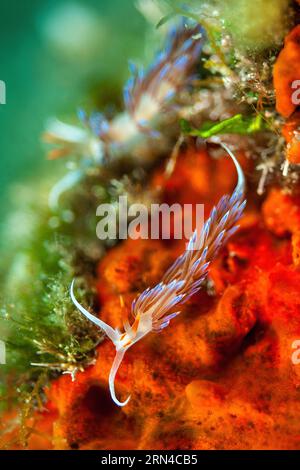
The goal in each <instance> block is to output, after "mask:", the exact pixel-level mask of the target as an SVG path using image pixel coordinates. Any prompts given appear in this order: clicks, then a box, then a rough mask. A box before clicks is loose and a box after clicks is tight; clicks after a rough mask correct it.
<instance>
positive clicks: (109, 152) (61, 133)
mask: <svg viewBox="0 0 300 470" xmlns="http://www.w3.org/2000/svg"><path fill="white" fill-rule="evenodd" d="M203 42H204V31H203V29H202V27H201V26H200V25H196V26H192V27H191V26H189V25H188V24H185V23H184V22H181V23H180V24H179V25H178V26H177V27H174V28H172V30H171V31H170V33H169V35H168V37H167V40H166V44H165V47H164V48H163V49H162V50H161V51H160V52H159V53H158V54H157V56H156V58H155V60H154V62H153V64H152V65H151V66H150V67H149V68H148V69H147V70H143V69H142V68H141V69H138V68H137V67H136V66H135V65H134V64H132V63H130V64H129V68H130V71H131V77H130V78H129V80H128V81H127V83H126V84H125V86H124V93H123V94H124V107H125V110H124V111H123V112H121V113H120V114H118V115H116V116H115V117H114V118H112V119H111V120H108V119H107V118H106V117H105V115H104V114H103V113H98V112H95V113H92V114H91V116H90V117H88V116H87V114H86V113H85V112H84V111H80V112H79V118H80V121H81V122H82V124H83V126H84V127H77V126H73V125H68V124H65V123H63V122H61V121H59V120H57V119H55V120H52V121H49V123H48V127H47V129H46V131H45V133H44V140H45V141H46V142H47V143H50V144H54V145H56V148H54V149H53V150H51V151H50V152H49V158H50V159H55V158H59V157H63V156H67V155H72V156H77V157H79V164H78V165H79V166H78V169H77V170H75V172H74V175H73V174H71V175H67V176H66V178H64V179H63V180H62V181H60V182H59V183H58V184H57V185H55V186H54V188H53V191H52V194H51V195H50V207H52V208H53V209H55V208H56V207H57V205H58V199H59V196H60V194H61V193H63V192H64V191H65V190H67V189H69V188H70V187H71V185H72V184H75V183H76V182H77V181H79V179H80V177H81V178H83V177H84V174H85V171H86V168H87V167H89V166H91V165H96V166H101V165H102V164H103V162H104V160H106V161H107V162H109V161H115V160H116V159H119V158H122V157H123V156H130V157H131V158H133V159H134V161H136V162H138V163H140V164H147V162H149V161H153V160H154V159H155V158H156V157H157V155H159V154H160V153H161V151H162V150H167V149H168V148H169V142H168V140H169V137H168V133H167V132H160V130H161V129H162V128H163V127H164V123H165V125H166V124H167V122H170V119H171V118H172V117H174V116H176V106H175V104H174V99H175V98H176V96H178V94H179V93H180V92H181V91H183V90H184V89H186V88H187V86H188V85H189V84H190V83H191V82H192V79H193V76H194V75H193V73H194V72H195V70H194V69H195V65H196V63H197V61H198V60H199V58H200V53H201V49H202V47H203Z"/></svg>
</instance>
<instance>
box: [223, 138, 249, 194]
mask: <svg viewBox="0 0 300 470" xmlns="http://www.w3.org/2000/svg"><path fill="white" fill-rule="evenodd" d="M220 145H221V147H223V149H224V150H226V152H227V153H228V155H229V156H230V157H231V159H232V161H233V163H234V165H235V168H236V171H237V175H238V182H237V185H236V187H235V190H234V192H233V195H234V194H235V193H238V195H239V196H240V197H242V196H243V195H244V193H245V185H246V183H245V176H244V173H243V170H242V168H241V166H240V164H239V162H238V161H237V159H236V157H235V156H234V154H233V153H232V151H231V150H230V148H229V147H228V146H227V145H226V144H224V143H223V142H220Z"/></svg>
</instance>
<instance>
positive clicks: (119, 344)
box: [70, 144, 246, 406]
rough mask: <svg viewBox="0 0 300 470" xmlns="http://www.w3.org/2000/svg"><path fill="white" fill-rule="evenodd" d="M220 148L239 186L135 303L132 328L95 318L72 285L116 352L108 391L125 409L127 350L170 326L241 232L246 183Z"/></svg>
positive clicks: (236, 165)
mask: <svg viewBox="0 0 300 470" xmlns="http://www.w3.org/2000/svg"><path fill="white" fill-rule="evenodd" d="M221 145H222V146H223V147H224V148H225V149H226V151H227V152H228V154H229V155H230V157H231V158H232V160H233V162H234V164H235V167H236V170H237V174H238V182H237V185H236V187H235V189H234V191H233V193H232V195H231V196H229V195H225V196H223V197H222V198H221V199H220V201H219V203H218V204H217V206H215V207H214V208H213V209H212V211H211V213H210V216H209V218H208V219H207V221H206V222H205V224H204V226H203V229H202V231H201V233H199V234H198V233H197V230H195V231H194V233H193V235H192V236H191V238H190V240H189V243H188V246H187V249H186V250H185V251H184V253H183V254H182V255H181V256H179V258H177V259H176V261H175V262H174V263H173V264H172V266H171V267H170V268H169V269H168V271H167V272H166V273H165V275H164V276H163V278H162V280H161V282H160V283H159V284H158V285H156V286H155V287H153V288H148V289H146V290H145V291H144V292H142V293H141V294H140V295H139V297H137V299H135V300H134V302H133V303H132V313H133V315H134V317H135V320H134V322H133V324H132V325H130V323H129V321H128V320H127V321H125V322H124V325H123V326H124V332H123V333H122V332H120V331H119V330H118V329H114V328H112V327H111V326H110V325H108V324H107V323H105V322H104V321H102V320H101V319H100V318H97V317H96V316H94V315H92V314H91V313H90V312H88V311H87V310H86V309H85V308H84V307H83V306H82V305H80V303H79V302H78V301H77V300H76V298H75V295H74V280H73V282H72V284H71V288H70V294H71V299H72V301H73V303H74V305H75V306H76V307H77V308H78V309H79V310H80V312H81V313H82V314H83V315H85V316H86V317H87V318H88V319H89V320H90V321H92V322H93V323H95V324H96V325H97V326H98V327H99V328H101V329H102V330H103V331H104V332H105V333H106V335H107V336H108V337H109V339H110V340H111V341H112V342H113V344H114V346H115V348H116V356H115V359H114V361H113V364H112V367H111V370H110V374H109V389H110V393H111V397H112V399H113V401H114V402H115V403H116V404H117V405H119V406H125V405H126V404H127V403H128V401H129V400H130V396H129V397H128V398H127V400H125V401H124V402H120V401H119V400H118V399H117V397H116V394H115V377H116V373H117V371H118V369H119V366H120V364H121V362H122V360H123V357H124V354H125V352H126V351H127V349H129V348H130V347H131V346H132V345H133V344H135V343H136V342H137V341H139V340H140V339H142V338H143V337H144V336H146V335H147V334H148V333H150V332H151V331H160V330H162V329H163V328H165V327H166V326H168V325H169V323H170V320H172V318H174V317H176V316H177V315H178V314H179V313H180V310H176V309H175V307H176V308H178V306H180V305H181V304H183V303H184V302H186V300H188V299H189V298H190V297H191V296H192V295H193V294H195V293H196V292H197V291H198V290H199V289H200V288H201V286H202V284H203V281H204V280H205V278H206V276H207V274H208V268H209V265H210V263H211V261H212V260H213V258H214V257H215V256H216V254H217V252H218V250H219V249H220V247H221V246H222V245H223V244H224V243H226V241H227V240H228V238H229V237H230V236H231V235H232V234H233V233H234V232H235V231H236V230H237V228H238V227H237V226H236V223H237V221H238V220H239V218H240V217H241V215H242V212H243V210H244V207H245V204H246V201H245V200H244V192H245V179H244V175H243V172H242V169H241V167H240V165H239V163H238V161H237V159H236V158H235V156H234V155H233V154H232V152H231V151H230V149H229V148H228V147H227V146H226V145H224V144H221Z"/></svg>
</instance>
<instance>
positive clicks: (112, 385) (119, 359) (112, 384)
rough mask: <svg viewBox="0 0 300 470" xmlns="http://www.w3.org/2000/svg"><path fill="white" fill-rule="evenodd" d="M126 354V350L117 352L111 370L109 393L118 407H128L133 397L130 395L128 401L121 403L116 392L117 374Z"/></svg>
mask: <svg viewBox="0 0 300 470" xmlns="http://www.w3.org/2000/svg"><path fill="white" fill-rule="evenodd" d="M125 352H126V349H120V350H119V351H117V352H116V355H115V358H114V362H113V363H112V366H111V369H110V373H109V379H108V383H109V391H110V395H111V398H112V400H113V401H114V402H115V403H116V405H118V406H125V405H127V403H128V402H129V400H130V397H131V395H129V397H128V398H127V400H125V401H123V402H121V401H119V400H118V399H117V397H116V392H115V378H116V374H117V372H118V370H119V367H120V365H121V363H122V361H123V357H124V354H125Z"/></svg>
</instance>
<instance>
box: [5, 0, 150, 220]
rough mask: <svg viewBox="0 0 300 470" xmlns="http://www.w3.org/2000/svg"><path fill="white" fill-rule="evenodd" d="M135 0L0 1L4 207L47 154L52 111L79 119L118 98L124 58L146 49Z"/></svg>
mask: <svg viewBox="0 0 300 470" xmlns="http://www.w3.org/2000/svg"><path fill="white" fill-rule="evenodd" d="M145 24H146V21H145V19H144V17H143V16H142V15H141V14H140V12H139V11H138V10H137V9H136V8H135V0H45V1H43V0H21V1H20V0H2V1H1V3H0V43H1V48H0V80H4V81H5V83H6V104H5V105H0V130H1V140H0V149H1V159H0V185H1V189H2V196H1V201H2V202H1V209H0V210H1V213H2V214H3V212H5V211H6V210H7V209H8V205H7V201H8V198H7V194H8V189H9V186H10V184H11V182H16V181H20V180H23V181H24V180H25V181H26V180H27V179H28V182H30V181H32V176H34V175H37V176H38V175H39V174H40V172H43V171H44V170H45V171H48V169H50V166H51V165H55V163H54V164H53V163H51V162H47V161H46V160H45V154H46V151H45V146H44V145H43V144H42V143H41V137H40V136H41V133H42V131H43V129H44V127H45V123H46V121H47V119H48V118H49V117H53V116H58V117H59V118H62V119H64V118H65V119H67V120H70V119H71V120H72V119H73V120H74V122H76V111H77V109H78V108H79V107H82V106H83V107H86V108H87V109H93V108H101V107H103V106H106V105H107V104H108V103H111V105H112V106H116V107H118V106H119V105H120V103H121V99H122V98H121V87H122V83H123V81H124V80H125V79H126V77H127V76H128V71H127V61H128V59H129V58H131V57H132V58H134V59H137V60H138V59H139V58H140V57H142V56H143V53H144V47H145V42H147V41H145V35H146V33H145V31H146V30H147V28H146V27H145Z"/></svg>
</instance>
